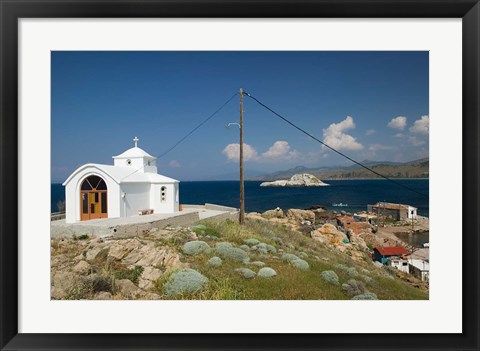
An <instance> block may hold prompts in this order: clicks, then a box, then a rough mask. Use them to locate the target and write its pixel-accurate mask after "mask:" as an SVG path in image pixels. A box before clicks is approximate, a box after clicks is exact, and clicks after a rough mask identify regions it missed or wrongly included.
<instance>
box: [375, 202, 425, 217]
mask: <svg viewBox="0 0 480 351" xmlns="http://www.w3.org/2000/svg"><path fill="white" fill-rule="evenodd" d="M367 208H368V212H370V213H376V214H378V215H382V216H386V217H392V218H393V219H396V220H397V221H404V220H407V219H416V218H417V208H416V207H413V206H410V205H404V204H393V203H390V202H377V203H376V204H375V205H367Z"/></svg>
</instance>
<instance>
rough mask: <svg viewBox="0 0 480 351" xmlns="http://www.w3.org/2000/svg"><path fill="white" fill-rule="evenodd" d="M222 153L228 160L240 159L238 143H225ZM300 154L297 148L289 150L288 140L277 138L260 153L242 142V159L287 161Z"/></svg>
mask: <svg viewBox="0 0 480 351" xmlns="http://www.w3.org/2000/svg"><path fill="white" fill-rule="evenodd" d="M222 153H223V154H224V155H226V156H227V159H228V160H229V161H238V160H239V159H240V144H229V145H227V146H226V147H225V148H224V149H223V151H222ZM300 155H301V154H300V152H298V151H297V150H291V147H290V145H289V144H288V142H286V141H283V140H278V141H276V142H274V143H273V144H272V146H270V148H269V149H268V150H267V151H265V152H264V153H262V154H260V155H259V154H258V152H257V151H256V150H255V148H253V146H251V145H249V144H245V143H244V144H243V160H244V161H289V160H293V159H295V158H297V157H299V156H300Z"/></svg>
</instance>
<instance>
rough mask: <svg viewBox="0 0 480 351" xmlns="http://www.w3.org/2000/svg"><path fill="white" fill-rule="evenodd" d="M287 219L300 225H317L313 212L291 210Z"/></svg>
mask: <svg viewBox="0 0 480 351" xmlns="http://www.w3.org/2000/svg"><path fill="white" fill-rule="evenodd" d="M287 217H288V218H290V219H292V220H294V221H296V222H298V223H302V222H304V221H310V222H311V223H315V213H314V212H313V211H308V210H299V209H296V208H291V209H289V210H288V211H287Z"/></svg>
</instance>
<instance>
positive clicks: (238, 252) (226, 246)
mask: <svg viewBox="0 0 480 351" xmlns="http://www.w3.org/2000/svg"><path fill="white" fill-rule="evenodd" d="M215 251H216V253H217V254H218V255H219V256H221V257H223V258H225V259H227V260H232V261H235V262H242V263H246V262H248V261H250V256H249V255H248V253H246V252H245V251H243V250H242V249H239V248H237V247H233V245H232V244H230V243H225V242H223V243H217V245H215Z"/></svg>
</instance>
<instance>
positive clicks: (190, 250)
mask: <svg viewBox="0 0 480 351" xmlns="http://www.w3.org/2000/svg"><path fill="white" fill-rule="evenodd" d="M210 251H211V249H210V246H209V245H208V244H207V243H206V242H205V241H189V242H187V243H185V244H184V245H183V247H182V252H183V253H184V254H185V255H189V256H197V255H200V254H201V253H203V252H206V253H208V252H210Z"/></svg>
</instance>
